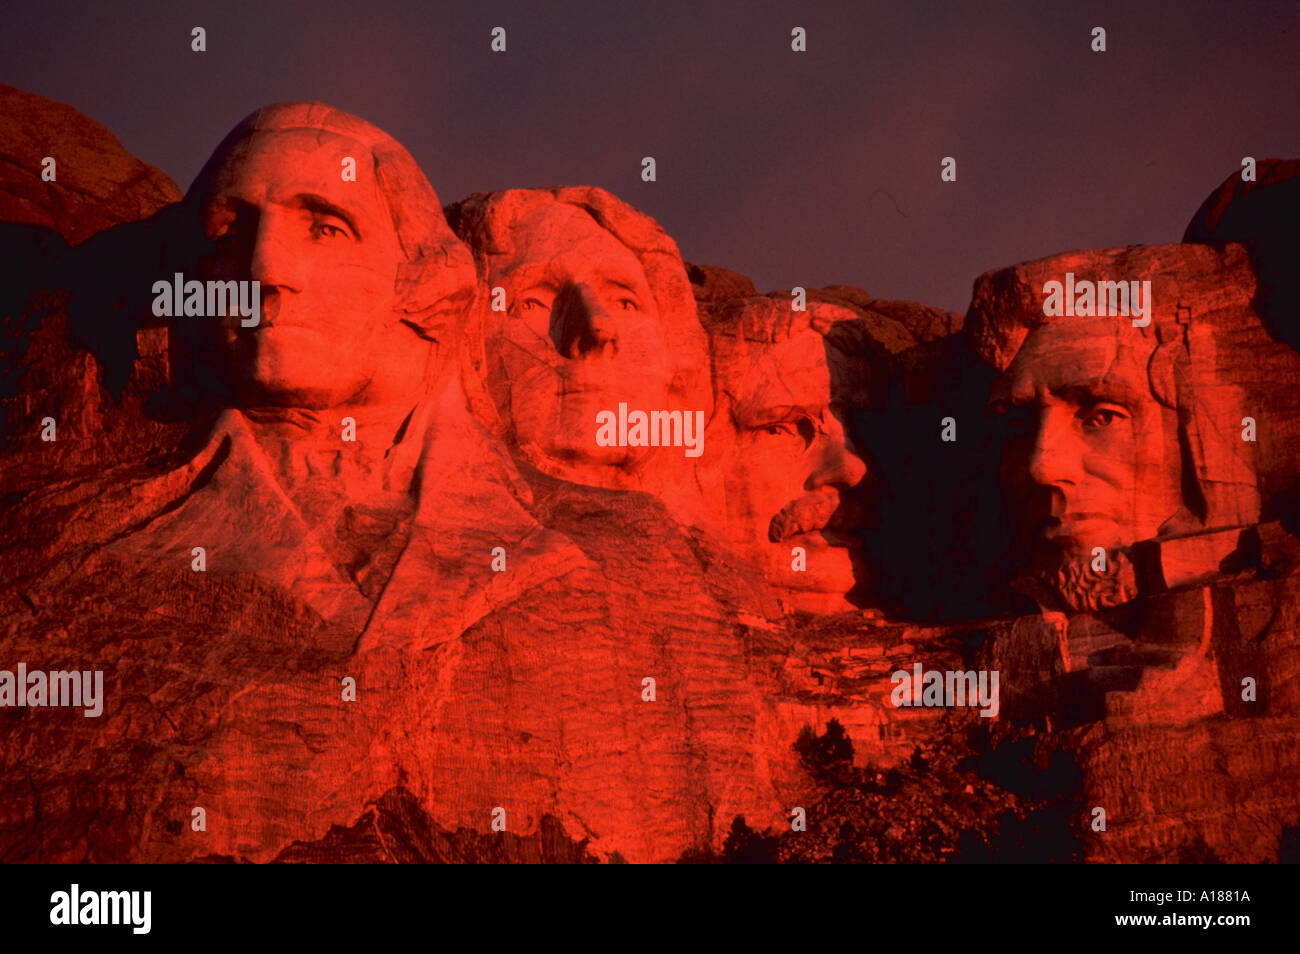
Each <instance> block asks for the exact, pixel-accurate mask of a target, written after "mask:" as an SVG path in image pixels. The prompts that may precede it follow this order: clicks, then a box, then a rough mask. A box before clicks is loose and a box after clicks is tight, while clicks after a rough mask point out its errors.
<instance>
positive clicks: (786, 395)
mask: <svg viewBox="0 0 1300 954" xmlns="http://www.w3.org/2000/svg"><path fill="white" fill-rule="evenodd" d="M828 354H829V356H830V357H829V358H828ZM861 374H862V371H861V366H860V365H858V364H856V363H855V362H852V361H851V360H850V359H849V358H848V357H847V356H846V355H844V354H843V353H842V352H840V351H838V350H837V349H835V348H828V347H827V344H826V339H825V338H824V337H823V336H822V335H821V334H819V333H818V332H817V331H815V330H813V329H807V330H805V331H803V332H800V333H796V334H795V335H793V336H792V337H790V338H788V339H786V340H785V341H781V342H778V343H776V344H773V345H770V346H767V347H766V349H765V350H764V351H763V352H762V353H761V355H759V356H758V358H757V359H756V360H754V361H752V362H750V363H748V365H747V367H746V370H745V372H744V374H743V377H742V378H741V379H740V380H739V381H728V382H725V389H726V390H727V391H728V392H729V393H731V394H732V395H733V398H734V402H733V404H732V407H731V414H730V418H731V421H730V424H731V431H732V433H731V435H730V447H729V448H728V453H727V456H726V463H725V471H724V475H723V481H724V485H725V497H726V502H727V532H728V535H729V536H730V537H731V540H732V543H733V545H734V546H736V547H737V548H738V549H739V550H740V551H741V552H742V554H744V555H745V556H747V557H748V558H749V559H751V560H752V561H754V562H755V563H757V564H758V565H759V566H760V567H762V569H763V571H764V574H765V576H766V577H767V579H768V582H769V583H770V584H771V585H772V586H773V587H775V588H776V589H777V590H779V591H780V592H781V594H782V598H783V599H784V600H785V602H786V603H787V604H788V605H789V606H790V608H792V609H804V610H808V611H810V612H826V611H834V610H838V609H848V608H850V607H851V604H850V603H848V602H847V601H846V600H845V599H844V597H845V595H846V594H847V593H848V592H849V591H850V590H852V589H853V588H854V586H855V584H856V583H860V582H862V573H863V566H862V541H861V537H860V528H861V524H862V514H863V509H862V506H861V500H860V493H861V487H860V484H861V483H862V480H863V478H864V477H865V476H866V473H867V468H866V465H865V464H864V462H863V460H862V458H861V457H859V456H858V452H857V449H856V448H855V447H854V446H853V443H852V442H851V441H850V439H849V437H848V435H847V434H846V433H845V429H844V418H845V414H846V411H847V407H846V403H845V399H846V397H847V396H848V394H849V393H851V392H852V391H853V390H855V389H854V388H853V386H852V383H851V382H852V381H853V380H854V379H855V378H856V377H859V376H860V375H861ZM795 547H801V548H803V550H804V554H805V559H806V569H804V570H802V571H797V570H795V569H794V566H793V561H794V560H795V554H794V553H793V552H792V551H793V549H794V548H795Z"/></svg>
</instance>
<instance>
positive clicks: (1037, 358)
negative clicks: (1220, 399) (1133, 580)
mask: <svg viewBox="0 0 1300 954" xmlns="http://www.w3.org/2000/svg"><path fill="white" fill-rule="evenodd" d="M1153 348H1154V343H1153V342H1152V341H1150V340H1149V339H1146V338H1143V337H1141V336H1140V335H1139V334H1138V333H1137V332H1135V331H1129V330H1126V329H1120V330H1116V327H1115V323H1113V322H1110V323H1108V322H1107V321H1106V320H1105V319H1088V318H1079V319H1061V320H1058V321H1055V322H1052V323H1049V324H1046V325H1042V326H1040V327H1038V328H1036V329H1034V330H1033V331H1031V332H1030V333H1029V335H1028V337H1026V339H1025V342H1024V344H1023V345H1022V346H1021V348H1020V350H1019V352H1017V354H1016V357H1015V359H1014V360H1013V361H1012V363H1011V365H1010V367H1008V368H1007V370H1006V372H1004V373H1003V375H1002V376H1001V377H1000V378H999V380H998V382H997V383H996V384H995V386H994V388H993V393H992V396H991V398H990V409H991V410H992V411H993V412H994V413H995V414H999V415H1001V417H1002V420H1003V422H1004V423H1005V425H1006V433H1005V438H1006V443H1005V444H1004V452H1003V456H1002V470H1001V473H1002V481H1003V486H1004V487H1006V488H1007V490H1008V492H1009V494H1010V499H1011V500H1012V502H1013V506H1014V509H1015V511H1016V516H1017V522H1018V530H1019V532H1020V534H1021V539H1022V541H1023V543H1024V546H1025V547H1026V552H1027V554H1028V555H1029V557H1030V559H1031V562H1032V564H1033V565H1034V566H1036V567H1040V568H1044V569H1055V568H1057V567H1059V566H1061V565H1062V564H1063V563H1068V562H1077V561H1079V560H1085V559H1091V557H1092V550H1093V548H1094V547H1105V548H1106V549H1107V550H1108V551H1109V550H1111V549H1112V548H1114V547H1117V546H1127V545H1129V544H1132V543H1135V542H1137V541H1139V540H1145V539H1148V538H1150V537H1154V536H1156V534H1157V532H1158V531H1159V529H1160V525H1161V524H1162V523H1164V522H1165V521H1166V520H1168V519H1169V518H1170V517H1171V516H1173V515H1174V514H1176V513H1177V512H1178V511H1179V509H1180V508H1181V507H1182V505H1183V498H1182V492H1181V465H1180V454H1179V441H1178V428H1177V416H1176V414H1175V412H1174V411H1173V410H1171V409H1169V408H1166V407H1164V406H1163V405H1161V404H1160V403H1159V402H1157V401H1156V399H1155V397H1154V396H1153V395H1152V393H1151V388H1150V384H1149V383H1148V376H1147V363H1148V361H1149V359H1150V356H1151V353H1152V350H1153Z"/></svg>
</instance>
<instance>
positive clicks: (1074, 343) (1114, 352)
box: [998, 318, 1155, 398]
mask: <svg viewBox="0 0 1300 954" xmlns="http://www.w3.org/2000/svg"><path fill="white" fill-rule="evenodd" d="M1154 350H1155V342H1154V341H1150V340H1147V339H1143V338H1142V337H1140V336H1139V335H1135V334H1125V333H1124V331H1123V329H1122V328H1120V327H1119V326H1117V325H1116V324H1115V323H1114V322H1098V321H1097V320H1096V319H1091V318H1064V319H1060V320H1058V321H1056V322H1053V323H1050V324H1046V325H1039V326H1038V327H1037V328H1035V329H1033V330H1032V331H1030V332H1029V333H1028V334H1027V335H1026V336H1025V338H1024V341H1023V343H1022V344H1021V346H1020V349H1019V351H1017V352H1016V356H1015V358H1014V359H1013V360H1012V362H1011V365H1010V366H1009V367H1008V368H1007V370H1006V371H1005V372H1004V373H1003V375H1002V379H1001V381H1000V382H999V384H1000V385H1001V387H1000V388H999V389H998V390H1009V391H1011V392H1012V393H1013V394H1014V395H1015V396H1017V397H1021V398H1027V397H1028V396H1029V395H1030V394H1032V393H1034V392H1037V391H1040V390H1042V391H1047V392H1051V393H1056V394H1060V393H1064V392H1066V391H1069V390H1071V389H1078V388H1083V387H1088V386H1092V385H1101V384H1113V385H1115V386H1117V387H1126V388H1129V389H1131V390H1133V391H1134V392H1135V394H1137V393H1144V392H1149V388H1148V387H1147V373H1146V367H1147V362H1148V361H1149V359H1150V357H1151V354H1152V352H1153V351H1154ZM1026 392H1028V393H1026Z"/></svg>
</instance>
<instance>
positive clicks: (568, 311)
mask: <svg viewBox="0 0 1300 954" xmlns="http://www.w3.org/2000/svg"><path fill="white" fill-rule="evenodd" d="M551 339H552V340H553V341H554V342H555V347H556V350H558V351H559V352H560V354H562V355H564V356H565V357H566V358H571V359H574V360H577V359H579V358H594V357H600V356H601V355H604V354H607V353H608V354H609V355H610V356H613V355H615V354H617V353H618V332H617V330H616V329H615V327H614V320H613V318H611V317H610V314H609V312H608V311H606V310H605V306H604V304H602V303H601V300H600V297H599V296H598V295H597V294H596V293H595V291H594V290H593V289H592V288H591V287H590V286H588V285H582V284H577V285H570V286H568V287H567V288H565V289H564V291H563V292H561V293H560V297H559V298H558V299H557V300H556V302H555V310H554V312H553V313H552V315H551Z"/></svg>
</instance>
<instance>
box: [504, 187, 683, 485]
mask: <svg viewBox="0 0 1300 954" xmlns="http://www.w3.org/2000/svg"><path fill="white" fill-rule="evenodd" d="M511 242H512V244H513V246H514V251H513V252H511V253H509V254H504V255H495V256H493V257H492V258H491V260H490V262H489V285H491V286H494V287H495V286H501V287H503V288H505V291H506V296H507V297H506V301H507V311H506V312H493V313H492V315H491V317H490V319H489V325H488V334H487V340H486V350H487V355H488V367H489V372H488V384H489V387H490V388H491V390H492V392H493V395H494V397H495V398H496V401H497V404H498V406H499V407H500V408H501V409H502V411H503V413H504V414H505V415H506V416H507V417H508V418H509V419H510V420H511V422H512V423H513V426H514V430H515V439H516V441H517V443H518V444H519V446H520V448H521V449H522V450H523V451H524V452H525V455H526V456H528V457H530V458H533V459H534V462H537V460H536V459H537V458H538V457H540V458H542V459H543V460H551V461H556V462H559V463H561V464H563V465H564V466H565V467H566V468H570V469H571V470H570V472H571V473H572V472H576V474H577V475H579V476H582V475H586V476H587V477H588V481H589V482H591V483H594V484H599V483H600V482H601V472H602V471H603V470H604V469H606V468H611V467H613V468H628V467H631V466H633V465H634V464H635V463H636V461H637V460H639V459H640V458H641V456H642V455H644V454H645V453H646V452H647V451H646V449H645V448H639V447H599V446H597V444H596V440H595V435H596V415H597V414H598V413H599V412H600V411H603V410H610V411H617V409H618V405H619V402H621V401H622V402H627V404H628V407H629V409H630V410H634V409H640V410H644V411H650V410H655V409H665V410H668V409H671V408H670V407H669V403H668V402H669V400H670V398H669V386H670V384H671V382H672V369H671V362H670V361H669V355H668V352H667V345H666V343H665V336H664V332H663V327H662V325H661V320H664V318H663V316H661V315H660V314H659V311H658V308H657V306H656V304H655V299H654V295H653V294H652V292H651V289H650V286H649V284H648V282H647V281H646V275H645V271H644V269H643V268H642V267H641V264H640V262H639V261H638V260H637V257H636V256H635V255H634V254H633V253H632V252H631V251H630V250H629V249H628V248H627V247H626V246H624V245H623V244H622V243H621V242H620V241H618V239H616V238H615V237H614V236H613V235H612V234H610V233H609V232H608V231H606V230H605V229H603V228H601V227H600V226H599V225H598V224H597V223H596V221H595V220H594V219H592V217H591V216H590V215H588V214H587V213H585V212H583V211H582V210H581V209H578V208H575V207H573V206H569V205H565V204H561V203H558V202H557V203H548V204H546V205H543V206H540V207H537V208H534V209H531V210H530V211H528V212H527V213H526V214H524V215H522V216H521V217H520V218H519V219H518V221H517V222H516V223H515V228H514V231H513V232H512V234H511ZM543 469H545V468H543Z"/></svg>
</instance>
